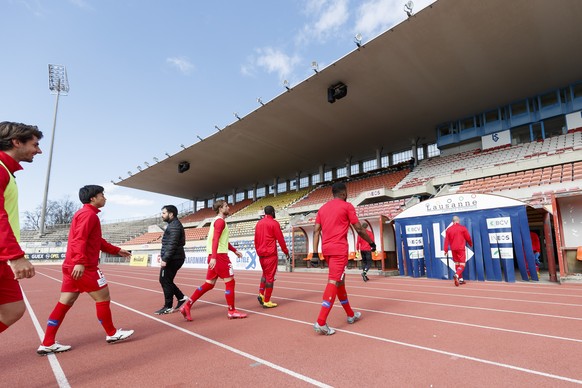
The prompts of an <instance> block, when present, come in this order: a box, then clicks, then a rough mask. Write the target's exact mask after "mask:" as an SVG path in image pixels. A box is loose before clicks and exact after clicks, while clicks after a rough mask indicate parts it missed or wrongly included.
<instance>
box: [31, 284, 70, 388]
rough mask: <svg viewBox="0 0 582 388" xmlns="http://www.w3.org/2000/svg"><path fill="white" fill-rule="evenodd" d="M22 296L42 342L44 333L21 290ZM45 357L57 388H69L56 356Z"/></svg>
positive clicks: (48, 355)
mask: <svg viewBox="0 0 582 388" xmlns="http://www.w3.org/2000/svg"><path fill="white" fill-rule="evenodd" d="M22 296H23V297H24V303H25V304H26V309H27V310H28V313H29V314H30V319H31V320H32V324H33V325H34V328H35V329H36V333H37V334H38V338H40V340H41V341H42V340H43V338H44V331H43V329H42V326H41V325H40V323H39V322H38V319H37V318H36V314H35V313H34V310H33V309H32V306H31V305H30V303H29V302H28V298H27V297H26V294H25V293H24V290H22ZM39 357H40V356H39ZM46 357H47V359H48V360H49V363H50V365H51V369H52V371H53V374H54V376H55V379H56V380H57V384H58V385H59V388H71V385H70V384H69V380H67V376H66V375H65V372H64V371H63V368H61V364H59V361H58V360H57V356H56V354H47V355H46Z"/></svg>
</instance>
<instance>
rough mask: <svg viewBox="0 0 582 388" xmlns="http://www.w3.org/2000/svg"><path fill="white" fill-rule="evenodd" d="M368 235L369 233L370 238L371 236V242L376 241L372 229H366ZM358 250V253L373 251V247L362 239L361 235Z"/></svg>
mask: <svg viewBox="0 0 582 388" xmlns="http://www.w3.org/2000/svg"><path fill="white" fill-rule="evenodd" d="M366 233H368V236H370V240H372V241H374V233H372V231H371V230H370V229H366ZM357 250H358V251H372V247H371V246H370V244H369V243H368V242H367V241H366V240H364V239H363V238H362V236H360V235H359V234H358V243H357Z"/></svg>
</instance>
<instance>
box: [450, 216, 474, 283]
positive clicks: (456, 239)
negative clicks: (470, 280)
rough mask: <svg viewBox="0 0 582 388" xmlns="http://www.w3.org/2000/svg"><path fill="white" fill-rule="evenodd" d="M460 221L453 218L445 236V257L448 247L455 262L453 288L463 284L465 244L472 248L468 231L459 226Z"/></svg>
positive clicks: (455, 217)
mask: <svg viewBox="0 0 582 388" xmlns="http://www.w3.org/2000/svg"><path fill="white" fill-rule="evenodd" d="M460 222H461V219H460V218H459V217H457V216H454V217H453V225H451V226H449V227H448V229H447V232H446V235H445V247H444V250H445V255H447V256H448V255H449V245H450V247H451V252H452V253H453V261H454V262H455V270H456V273H455V276H454V278H455V286H457V287H458V286H459V284H465V280H463V271H464V270H465V261H466V257H465V244H466V243H467V244H469V246H470V247H472V246H473V242H472V241H471V236H470V235H469V231H468V230H467V228H465V227H464V226H463V225H461V224H460Z"/></svg>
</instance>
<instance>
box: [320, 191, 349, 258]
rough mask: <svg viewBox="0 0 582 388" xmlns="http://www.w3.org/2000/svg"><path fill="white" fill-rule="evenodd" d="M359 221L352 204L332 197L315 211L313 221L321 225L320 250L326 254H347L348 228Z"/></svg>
mask: <svg viewBox="0 0 582 388" xmlns="http://www.w3.org/2000/svg"><path fill="white" fill-rule="evenodd" d="M357 222H359V220H358V216H356V209H355V208H354V205H352V204H351V203H349V202H346V201H344V200H342V199H339V198H334V199H332V200H331V201H329V202H327V203H326V204H325V205H323V206H322V207H321V208H320V209H319V211H318V212H317V216H316V217H315V223H316V224H320V225H321V250H322V253H323V255H324V256H326V255H347V254H348V247H349V245H348V228H349V227H350V224H352V225H353V224H355V223H357Z"/></svg>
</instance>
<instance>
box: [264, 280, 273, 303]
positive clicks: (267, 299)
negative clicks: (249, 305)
mask: <svg viewBox="0 0 582 388" xmlns="http://www.w3.org/2000/svg"><path fill="white" fill-rule="evenodd" d="M272 294H273V283H267V284H265V302H270V301H271V295H272Z"/></svg>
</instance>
